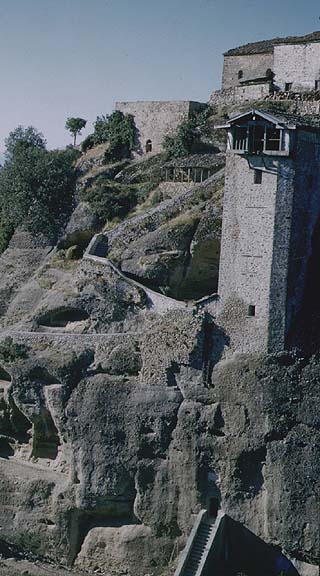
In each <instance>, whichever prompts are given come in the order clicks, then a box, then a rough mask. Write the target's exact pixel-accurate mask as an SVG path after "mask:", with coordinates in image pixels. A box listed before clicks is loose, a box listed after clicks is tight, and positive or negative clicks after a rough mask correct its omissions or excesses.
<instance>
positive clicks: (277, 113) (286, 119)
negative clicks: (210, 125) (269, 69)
mask: <svg viewBox="0 0 320 576" xmlns="http://www.w3.org/2000/svg"><path fill="white" fill-rule="evenodd" d="M259 112H260V113H261V116H262V117H263V118H265V119H266V120H269V121H271V122H275V123H279V124H282V125H285V126H288V127H289V128H313V129H316V130H319V129H320V114H310V115H299V114H294V113H291V112H284V111H283V110H281V108H279V109H277V107H276V106H274V107H273V108H272V110H270V108H269V109H268V110H266V109H265V108H260V106H259V107H257V108H251V109H249V110H247V111H244V112H241V113H240V114H236V115H235V116H232V117H231V118H230V119H229V120H228V121H227V123H226V124H225V125H223V126H220V127H223V128H226V127H228V126H230V125H232V123H234V122H235V121H237V120H239V119H240V118H244V117H245V116H248V115H250V114H257V115H259ZM216 128H217V126H216Z"/></svg>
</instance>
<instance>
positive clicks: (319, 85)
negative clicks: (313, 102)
mask: <svg viewBox="0 0 320 576" xmlns="http://www.w3.org/2000/svg"><path fill="white" fill-rule="evenodd" d="M314 89H315V90H320V80H316V81H315V83H314Z"/></svg>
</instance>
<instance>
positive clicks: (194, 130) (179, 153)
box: [163, 106, 212, 159]
mask: <svg viewBox="0 0 320 576" xmlns="http://www.w3.org/2000/svg"><path fill="white" fill-rule="evenodd" d="M211 115H212V108H211V107H210V106H208V107H207V108H206V109H205V110H202V111H201V112H194V113H193V114H192V115H191V117H190V118H188V119H187V120H184V121H183V122H182V123H181V124H180V126H179V127H178V129H177V131H176V132H175V134H173V135H170V136H166V137H165V140H164V143H163V145H164V149H165V151H166V154H167V158H168V159H171V158H181V157H184V156H188V155H189V154H191V153H192V152H196V150H195V147H199V145H200V144H201V137H202V136H208V133H209V125H208V120H209V119H210V116H211Z"/></svg>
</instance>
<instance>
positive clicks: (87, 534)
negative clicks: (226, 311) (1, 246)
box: [0, 168, 320, 576]
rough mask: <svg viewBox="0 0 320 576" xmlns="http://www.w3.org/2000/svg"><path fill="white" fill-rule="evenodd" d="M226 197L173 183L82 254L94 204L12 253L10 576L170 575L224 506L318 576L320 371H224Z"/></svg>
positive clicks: (0, 485) (7, 427) (2, 518)
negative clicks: (49, 235) (199, 524)
mask: <svg viewBox="0 0 320 576" xmlns="http://www.w3.org/2000/svg"><path fill="white" fill-rule="evenodd" d="M130 169H131V168H130ZM119 177H120V178H124V176H123V173H122V176H119ZM222 187H223V173H222V172H217V173H216V174H215V175H214V176H212V177H211V178H209V179H208V180H207V181H205V182H204V183H202V184H195V185H194V186H189V187H188V189H185V187H182V188H181V187H179V186H171V187H170V186H169V187H168V189H167V190H166V193H165V195H164V196H162V197H161V195H160V197H159V196H158V198H159V201H158V204H157V205H156V206H152V205H150V204H149V205H148V202H146V204H145V205H144V206H142V207H140V208H139V209H138V210H137V211H136V212H135V213H131V214H130V215H129V216H130V217H128V218H127V219H125V220H124V221H123V222H120V223H113V225H112V226H111V227H110V226H109V228H108V227H107V229H105V230H102V231H101V230H100V236H99V238H98V240H99V241H98V242H94V250H93V251H90V250H87V251H86V252H85V253H84V255H82V253H83V248H84V246H85V245H87V243H88V240H89V238H90V237H91V236H92V235H93V233H94V232H97V231H98V224H97V222H96V221H95V219H94V218H93V217H92V215H91V214H90V209H89V208H88V206H84V205H83V204H81V205H79V206H78V207H77V208H76V210H77V211H78V213H80V215H81V218H80V217H79V218H77V217H75V216H73V220H72V221H71V223H70V224H69V228H68V229H67V232H66V234H65V237H64V238H63V239H62V240H61V242H60V244H59V245H58V246H57V247H51V246H46V245H45V243H44V242H43V241H40V240H38V239H37V240H35V239H32V238H30V236H28V234H27V233H26V232H25V231H23V230H19V231H17V232H16V234H15V236H14V237H13V239H12V240H11V243H10V245H9V247H8V249H7V250H6V251H5V252H4V253H3V255H2V256H1V258H0V266H1V269H2V275H1V278H0V291H1V307H0V314H1V333H0V501H1V505H0V525H1V533H0V536H1V540H0V554H2V560H1V561H0V573H2V574H8V575H11V574H12V575H13V574H15V573H17V574H18V573H19V574H20V573H21V574H22V573H25V574H28V573H29V574H35V575H36V574H38V575H39V576H41V574H43V573H50V570H53V568H52V564H51V565H50V564H48V562H49V561H50V562H52V563H54V564H55V565H56V568H54V570H55V571H54V572H52V573H54V574H61V576H62V575H64V574H65V573H66V572H65V570H66V568H63V567H62V565H65V566H69V567H70V570H71V569H72V572H74V574H77V575H80V574H84V573H86V574H99V573H101V574H105V575H106V576H120V575H124V574H127V575H132V576H133V575H139V576H140V575H141V576H143V575H145V576H147V575H148V576H150V575H153V576H165V575H169V574H173V572H174V567H175V565H176V562H177V558H178V554H179V552H180V550H181V549H182V547H183V545H184V543H185V541H186V538H187V537H188V534H189V532H190V530H191V528H192V525H193V523H194V520H195V518H196V515H197V514H198V512H199V511H200V509H202V508H206V507H208V506H209V502H210V498H212V497H214V498H215V499H216V500H217V501H218V503H219V507H220V508H221V509H223V510H224V511H225V512H227V513H228V515H229V516H230V517H231V518H233V519H234V520H235V521H238V522H240V523H241V524H242V525H243V526H245V527H247V528H248V529H249V530H250V531H252V532H253V533H254V534H255V535H256V536H257V537H259V538H261V539H262V540H263V541H265V542H266V543H267V544H269V545H280V546H281V547H282V548H283V550H284V552H285V553H286V555H288V557H290V558H291V559H292V560H293V561H294V562H295V565H296V567H297V569H298V571H299V573H300V574H301V575H305V576H306V575H308V574H310V575H312V574H316V573H317V564H318V560H319V558H318V553H319V529H318V528H319V526H318V520H319V517H318V514H319V495H320V485H319V477H320V457H319V445H320V437H319V435H320V417H319V410H318V405H319V395H320V392H319V378H320V363H319V360H318V358H317V356H314V357H312V358H305V357H300V356H299V354H297V353H282V354H279V355H277V356H267V357H262V356H258V355H255V356H253V355H251V356H249V355H247V356H245V355H243V356H240V355H235V356H233V357H231V358H228V359H227V358H226V357H225V355H224V349H225V347H226V346H227V344H228V334H225V333H224V332H223V330H222V329H221V328H220V327H219V326H218V325H217V324H216V323H215V317H214V301H215V296H214V293H215V291H216V282H217V271H218V260H219V238H220V223H221V192H222ZM162 194H164V192H163V190H162ZM79 222H81V225H80V224H79ZM81 231H85V233H84V234H82V233H81ZM1 546H2V548H1ZM8 557H11V558H12V557H15V558H16V560H8ZM46 562H47V563H46ZM58 564H59V565H60V567H58ZM1 570H2V572H1ZM15 570H16V572H15ZM19 570H20V572H19ZM22 570H25V572H23V571H22ZM46 570H47V572H46ZM261 574H262V572H261Z"/></svg>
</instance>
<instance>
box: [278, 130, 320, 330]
mask: <svg viewBox="0 0 320 576" xmlns="http://www.w3.org/2000/svg"><path fill="white" fill-rule="evenodd" d="M295 164H296V170H295V184H294V199H293V212H292V225H291V241H290V256H289V274H288V294H287V325H286V331H287V332H288V331H289V330H290V327H291V323H292V322H293V321H294V319H295V317H296V316H297V313H298V312H299V309H300V306H301V303H302V299H303V296H304V291H305V284H306V274H307V267H308V262H309V259H310V256H311V252H312V237H313V233H314V230H315V226H316V224H317V222H318V220H319V218H320V170H319V166H320V136H319V135H318V134H316V133H313V132H307V131H304V130H298V134H297V143H296V162H295Z"/></svg>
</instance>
